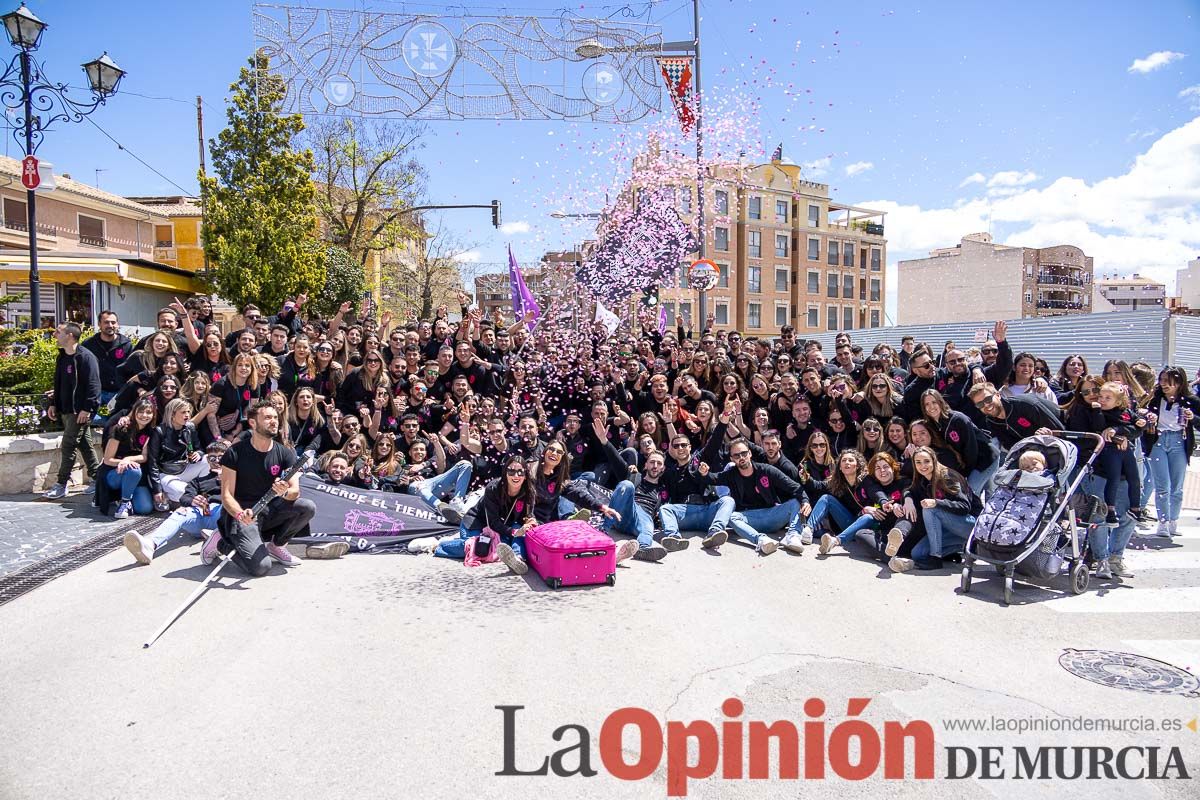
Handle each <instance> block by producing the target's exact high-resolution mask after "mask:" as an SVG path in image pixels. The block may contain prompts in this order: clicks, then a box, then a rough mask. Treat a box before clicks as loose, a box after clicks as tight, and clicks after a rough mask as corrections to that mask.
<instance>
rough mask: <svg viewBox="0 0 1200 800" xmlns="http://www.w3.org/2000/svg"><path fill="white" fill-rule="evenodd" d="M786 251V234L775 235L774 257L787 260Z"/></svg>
mask: <svg viewBox="0 0 1200 800" xmlns="http://www.w3.org/2000/svg"><path fill="white" fill-rule="evenodd" d="M787 250H788V235H787V234H786V233H777V234H775V257H776V258H787Z"/></svg>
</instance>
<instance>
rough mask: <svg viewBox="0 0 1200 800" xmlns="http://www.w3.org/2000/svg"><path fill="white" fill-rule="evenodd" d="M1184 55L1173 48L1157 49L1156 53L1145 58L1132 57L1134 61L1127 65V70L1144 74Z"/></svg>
mask: <svg viewBox="0 0 1200 800" xmlns="http://www.w3.org/2000/svg"><path fill="white" fill-rule="evenodd" d="M1184 55H1185V54H1184V53H1176V52H1175V51H1173V50H1159V51H1158V52H1157V53H1151V54H1150V55H1148V56H1146V57H1145V58H1138V59H1134V62H1133V63H1132V64H1130V65H1129V72H1135V73H1137V74H1139V75H1145V74H1146V73H1147V72H1153V71H1154V70H1156V69H1161V68H1162V67H1165V66H1166V65H1167V64H1170V63H1171V62H1172V61H1178V60H1179V59H1181V58H1183V57H1184Z"/></svg>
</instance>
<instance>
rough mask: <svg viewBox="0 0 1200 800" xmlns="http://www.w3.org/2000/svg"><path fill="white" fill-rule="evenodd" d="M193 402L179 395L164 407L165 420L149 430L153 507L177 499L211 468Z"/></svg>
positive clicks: (148, 461) (148, 468)
mask: <svg viewBox="0 0 1200 800" xmlns="http://www.w3.org/2000/svg"><path fill="white" fill-rule="evenodd" d="M192 411H193V409H192V404H191V403H190V402H188V401H187V400H184V399H183V398H182V397H176V398H175V399H174V400H172V401H171V402H169V403H167V407H166V408H165V409H163V416H162V422H161V423H159V425H158V427H156V428H155V429H154V430H153V431H152V432H151V433H150V448H149V452H148V453H147V459H146V475H147V478H148V479H149V483H150V489H151V491H152V492H153V493H154V508H155V510H157V511H166V510H167V508H168V505H167V501H170V502H172V503H178V502H179V499H180V498H181V497H182V496H183V493H184V491H186V490H187V487H188V484H189V483H190V482H191V481H192V479H193V478H199V477H200V476H202V475H204V474H205V473H207V472H208V462H207V461H205V459H204V453H203V452H201V447H200V435H199V433H198V432H197V431H196V426H195V425H193V424H192V422H191V417H192Z"/></svg>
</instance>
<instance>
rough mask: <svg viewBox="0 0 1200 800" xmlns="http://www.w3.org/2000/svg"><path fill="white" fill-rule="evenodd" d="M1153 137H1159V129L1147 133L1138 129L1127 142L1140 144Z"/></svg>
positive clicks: (1126, 139) (1129, 136)
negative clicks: (1143, 140)
mask: <svg viewBox="0 0 1200 800" xmlns="http://www.w3.org/2000/svg"><path fill="white" fill-rule="evenodd" d="M1197 91H1200V87H1197ZM1182 95H1183V93H1182V92H1180V96H1182ZM1153 136H1158V128H1150V129H1149V130H1145V131H1144V130H1142V129H1141V128H1138V129H1137V130H1135V131H1133V132H1132V133H1130V134H1129V135H1128V136H1126V137H1125V141H1127V142H1135V141H1137V142H1140V141H1141V140H1142V139H1149V138H1151V137H1153Z"/></svg>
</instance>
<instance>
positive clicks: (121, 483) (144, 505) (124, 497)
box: [104, 464, 154, 514]
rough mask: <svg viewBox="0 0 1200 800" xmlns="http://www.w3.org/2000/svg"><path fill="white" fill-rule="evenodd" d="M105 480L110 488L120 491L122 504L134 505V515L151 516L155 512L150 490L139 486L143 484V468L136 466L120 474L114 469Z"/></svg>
mask: <svg viewBox="0 0 1200 800" xmlns="http://www.w3.org/2000/svg"><path fill="white" fill-rule="evenodd" d="M104 480H105V482H106V483H108V488H110V489H112V490H113V491H118V490H119V491H120V493H121V502H123V503H133V513H135V514H149V513H150V512H151V511H153V510H154V498H153V497H151V496H150V490H149V489H147V488H146V487H145V486H139V485H138V484H139V483H141V482H142V469H141V467H139V466H137V465H136V464H134V465H132V466H130V467H129V468H128V469H126V470H125V471H124V472H120V473H118V472H117V470H116V469H112V470H110V471H109V472H108V474H107V475H106V476H105V478H104Z"/></svg>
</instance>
